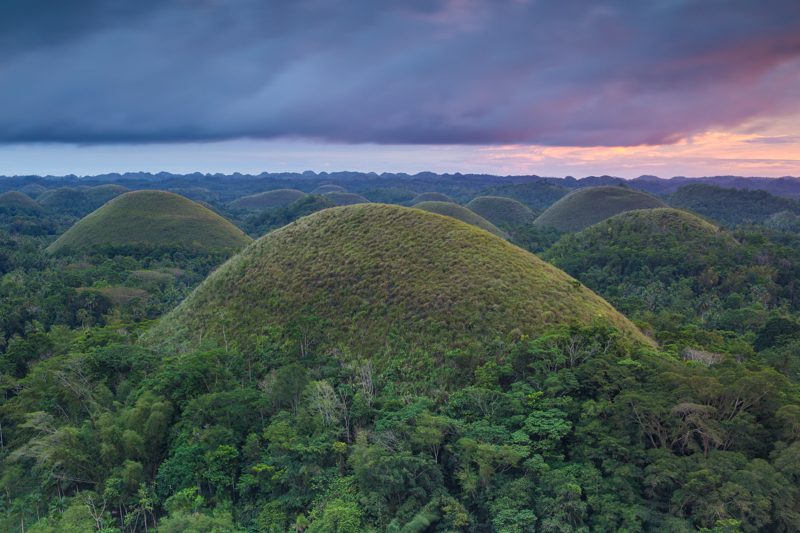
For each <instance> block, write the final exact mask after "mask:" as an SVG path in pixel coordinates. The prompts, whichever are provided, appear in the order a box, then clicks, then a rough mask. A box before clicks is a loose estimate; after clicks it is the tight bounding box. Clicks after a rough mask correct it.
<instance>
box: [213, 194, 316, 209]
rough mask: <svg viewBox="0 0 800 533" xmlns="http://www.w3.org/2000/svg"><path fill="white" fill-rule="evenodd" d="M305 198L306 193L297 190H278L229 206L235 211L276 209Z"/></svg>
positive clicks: (237, 201) (253, 195) (249, 197)
mask: <svg viewBox="0 0 800 533" xmlns="http://www.w3.org/2000/svg"><path fill="white" fill-rule="evenodd" d="M305 196H306V193H304V192H303V191H298V190H297V189H276V190H274V191H266V192H261V193H258V194H251V195H250V196H243V197H242V198H237V199H236V200H234V201H232V202H231V203H230V204H229V205H230V206H231V207H233V208H234V209H252V210H260V209H274V208H276V207H286V206H287V205H289V204H292V203H293V202H296V201H297V200H299V199H301V198H304V197H305Z"/></svg>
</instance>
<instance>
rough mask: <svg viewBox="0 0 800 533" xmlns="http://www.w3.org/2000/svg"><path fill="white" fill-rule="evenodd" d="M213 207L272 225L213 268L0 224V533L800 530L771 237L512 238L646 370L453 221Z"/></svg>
mask: <svg viewBox="0 0 800 533" xmlns="http://www.w3.org/2000/svg"><path fill="white" fill-rule="evenodd" d="M381 179H384V178H381ZM206 184H207V185H208V186H209V187H212V185H213V184H212V182H208V183H206ZM179 185H180V187H181V188H183V189H186V190H189V189H192V188H197V187H195V184H194V182H192V181H190V180H186V181H183V182H180V183H179ZM284 186H286V185H284ZM292 186H294V185H292ZM252 187H253V188H251V189H250V190H249V191H248V192H246V193H241V194H238V196H242V195H244V194H249V193H253V192H255V191H257V190H265V189H266V188H268V187H264V186H259V188H256V186H255V185H253V186H252ZM459 187H463V190H460V192H458V194H457V195H456V196H457V197H458V198H459V199H465V198H470V197H474V195H475V194H474V193H471V194H470V193H469V189H468V187H467V186H466V185H463V184H456V185H454V187H453V189H452V190H453V191H456V190H459V189H458V188H459ZM271 188H277V187H271ZM310 188H311V186H309V187H303V190H308V189H310ZM365 188H366V186H364V188H359V187H354V188H353V190H358V191H363V190H365ZM373 188H374V186H373ZM415 188H416V187H415ZM426 188H427V187H426ZM212 189H213V187H212ZM418 190H425V189H420V188H418ZM200 192H202V191H200ZM218 194H219V189H213V191H212V190H209V192H208V198H209V199H211V200H212V205H214V207H215V208H217V209H220V211H221V212H223V213H224V214H225V215H226V216H230V217H232V218H231V219H232V220H234V221H236V222H237V223H238V224H240V225H241V227H243V228H244V229H246V230H247V231H248V232H249V233H251V234H253V235H263V234H265V233H267V232H268V231H272V232H271V233H270V234H268V235H266V236H265V237H263V238H262V239H261V240H259V241H258V242H256V243H254V244H253V245H252V246H250V247H249V248H247V249H246V250H245V251H243V252H242V253H241V254H240V255H239V256H237V257H235V258H234V259H232V260H230V261H229V262H228V263H227V264H225V265H223V266H221V267H220V266H219V265H220V264H221V263H222V261H224V260H225V258H226V256H227V255H228V252H225V253H209V252H208V251H206V250H196V251H189V250H175V249H173V250H156V249H139V250H137V251H136V253H122V251H118V252H117V253H114V254H108V253H107V251H104V253H99V252H89V251H80V252H78V253H74V254H70V253H69V251H68V250H65V251H64V252H63V253H61V254H48V253H46V252H45V248H46V246H47V245H48V244H49V243H51V242H52V241H53V240H54V239H55V238H56V235H57V234H58V233H60V232H62V231H64V230H65V229H66V228H67V227H68V226H69V225H70V224H71V223H72V222H74V220H75V218H74V216H73V215H71V214H70V213H67V212H65V211H53V210H51V209H47V208H46V209H44V210H42V211H40V212H37V213H34V214H19V213H3V212H1V211H0V328H1V329H2V331H0V531H8V532H13V533H18V532H22V531H25V532H28V533H30V532H34V533H36V532H38V533H62V532H64V533H84V532H88V531H100V532H104V533H122V532H125V533H134V532H135V533H140V532H147V533H150V532H158V533H163V532H168V533H170V532H184V531H191V532H199V531H205V532H216V533H234V532H235V533H244V532H279V531H296V532H306V533H314V532H317V533H319V532H330V531H338V532H362V531H365V532H378V531H390V532H391V531H395V532H400V531H402V532H407V531H425V532H429V533H433V532H454V531H479V532H489V531H497V532H524V531H525V532H527V531H541V532H568V531H569V532H572V531H577V532H589V531H609V532H610V531H631V532H632V531H659V532H662V531H664V532H673V533H676V532H687V533H688V532H692V531H703V532H707V533H710V532H715V533H722V532H725V533H728V532H772V531H779V532H781V531H785V532H789V531H797V530H800V518H799V517H800V468H799V467H798V465H800V429H799V428H800V393H799V389H798V384H800V357H798V354H799V353H800V308H798V306H799V305H800V293H798V287H800V283H798V280H800V236H798V235H797V234H796V232H794V230H793V229H792V228H793V226H792V224H793V223H794V219H793V218H792V217H790V216H788V215H787V214H784V215H782V217H772V221H771V222H769V224H768V225H769V227H764V226H755V225H750V226H740V227H738V228H737V229H736V231H735V232H729V231H724V230H721V229H719V228H718V227H717V226H715V225H713V224H712V223H709V222H708V221H706V220H703V219H700V218H698V217H696V216H693V215H691V214H688V213H686V212H682V211H678V210H674V209H649V210H640V211H631V212H627V213H624V214H621V215H618V216H615V217H613V218H609V219H608V220H606V221H604V222H601V223H599V224H597V225H594V226H592V227H590V228H588V229H585V230H583V231H581V232H579V233H577V234H574V235H573V234H563V235H562V234H560V233H559V232H558V231H557V230H555V229H553V228H546V227H540V226H535V225H532V224H521V225H516V226H513V227H512V226H509V227H508V231H509V234H510V236H511V239H512V242H514V243H518V244H519V245H521V246H525V247H527V248H529V249H534V250H537V251H541V252H543V254H544V257H546V258H548V259H550V260H552V261H554V262H556V263H558V264H559V265H561V266H563V267H564V268H566V269H567V270H569V271H570V272H571V273H573V274H574V275H575V276H576V278H577V279H579V280H580V281H581V282H583V283H585V284H586V285H587V286H589V288H592V289H594V290H595V291H596V292H598V293H599V294H601V295H602V296H604V297H606V298H608V299H609V300H610V301H611V302H612V303H613V304H614V305H615V306H617V308H620V309H624V310H625V311H626V312H627V313H628V314H629V316H631V317H633V318H634V319H636V320H637V323H638V324H640V325H641V327H642V328H644V329H645V330H646V331H648V332H650V333H651V334H652V335H654V336H655V337H656V338H657V339H658V340H659V342H660V345H659V347H658V348H656V347H654V346H652V345H651V344H650V343H648V341H647V340H646V339H643V338H642V337H640V335H639V333H638V331H637V330H636V329H635V328H633V326H632V325H631V323H630V322H629V321H627V320H626V319H625V318H623V317H622V316H621V315H619V314H618V313H617V312H616V311H613V309H612V308H611V307H610V306H609V305H608V304H607V303H606V302H605V301H603V300H602V299H601V298H599V297H598V296H597V295H596V294H594V293H592V292H591V291H590V290H588V289H587V288H585V287H583V286H582V285H581V283H579V282H578V281H576V280H575V279H572V278H570V277H568V276H567V275H565V274H564V273H563V272H561V271H560V270H558V269H556V268H554V267H552V266H550V265H548V264H546V263H544V262H542V261H540V260H538V259H537V258H536V257H534V256H532V255H530V254H528V253H526V252H524V251H523V250H520V249H519V248H517V247H515V246H513V245H512V244H510V243H508V242H506V241H504V240H502V239H499V238H497V237H494V236H492V235H490V234H488V233H486V232H484V231H480V230H478V229H475V228H473V227H471V226H469V225H465V224H463V223H461V222H458V221H456V220H453V219H451V218H448V217H443V216H438V215H434V214H429V213H425V212H423V211H420V210H416V209H407V208H401V207H392V206H385V205H376V204H364V205H359V206H352V207H340V208H335V209H327V208H329V207H331V206H332V205H333V202H331V201H330V200H329V199H327V198H326V197H324V196H321V195H309V196H305V197H304V198H302V199H300V200H299V201H296V202H294V203H292V204H291V205H289V206H285V207H278V208H273V209H267V210H264V211H261V212H258V213H248V212H246V211H235V210H233V211H230V212H228V211H226V207H225V203H224V202H227V201H228V200H230V199H232V198H234V197H235V196H232V195H231V196H227V197H226V198H225V200H224V201H222V200H221V201H220V203H217V204H214V203H213V202H214V198H216V197H218V196H217V195H218ZM226 194H229V193H226ZM195 205H196V204H195ZM320 210H324V211H322V212H319V213H316V214H314V215H311V216H308V217H306V218H300V217H303V216H304V215H307V214H310V213H315V212H317V211H320ZM152 216H155V214H154V213H153V214H152ZM215 216H216V215H215ZM298 218H300V220H297V219H298ZM292 221H296V222H294V223H293V224H291V225H290V226H288V227H286V228H284V229H277V228H279V227H281V226H284V225H285V224H287V223H290V222H292ZM556 240H558V242H557V243H556V244H555V245H553V242H554V241H556ZM217 267H219V268H217ZM215 268H217V270H216V273H214V274H212V275H211V276H210V277H208V278H207V276H208V274H209V273H210V272H211V271H212V270H213V269H215ZM206 278H207V281H205V282H202V280H203V279H206ZM201 282H202V283H201ZM198 285H199V288H197V289H196V291H195V292H194V293H193V295H192V296H191V297H189V298H188V300H186V301H185V303H184V304H183V305H180V306H179V307H178V308H177V310H176V311H174V312H173V313H172V314H169V312H170V310H172V309H173V308H175V306H178V304H179V303H180V302H181V301H182V300H184V298H185V297H186V295H187V294H188V293H190V291H192V289H194V288H195V287H198ZM598 312H599V313H601V314H605V315H606V317H605V319H604V320H596V319H597V318H598V317H597V316H596V315H597V313H598ZM165 314H166V318H159V317H162V316H163V315H165ZM157 318H158V321H154V320H153V319H157ZM200 337H202V340H200ZM187 339H189V340H191V341H194V342H186V340H187Z"/></svg>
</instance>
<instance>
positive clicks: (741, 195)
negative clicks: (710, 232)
mask: <svg viewBox="0 0 800 533" xmlns="http://www.w3.org/2000/svg"><path fill="white" fill-rule="evenodd" d="M669 203H670V205H672V206H674V207H680V208H682V209H689V210H691V211H694V212H695V213H698V214H701V215H703V216H706V217H708V218H711V219H713V220H715V221H717V222H719V223H721V224H725V225H729V226H736V225H739V224H747V223H755V224H761V223H764V222H765V221H767V220H768V219H769V218H770V217H771V216H772V215H774V214H776V213H779V212H781V211H789V212H792V213H795V214H800V201H798V200H795V199H792V198H784V197H780V196H775V195H772V194H770V193H768V192H766V191H755V190H744V189H726V188H722V187H719V186H717V185H709V184H705V183H693V184H690V185H686V186H684V187H681V188H680V189H678V190H677V191H676V192H675V194H673V195H672V196H671V197H670V199H669Z"/></svg>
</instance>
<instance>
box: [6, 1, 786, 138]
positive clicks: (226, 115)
mask: <svg viewBox="0 0 800 533" xmlns="http://www.w3.org/2000/svg"><path fill="white" fill-rule="evenodd" d="M0 50H2V51H3V53H2V54H0V80H1V81H0V98H2V101H3V102H4V104H3V105H2V106H0V142H3V143H16V142H78V143H119V142H183V141H206V140H222V139H234V138H248V137H249V138H265V139H266V138H281V137H309V138H314V139H322V140H331V141H339V142H352V143H363V142H370V143H396V144H503V143H532V144H544V145H571V146H593V145H601V146H610V145H636V144H661V143H669V142H672V141H675V140H677V139H680V138H683V137H685V136H687V135H691V134H695V133H698V132H702V131H704V130H706V129H708V128H710V127H726V126H732V125H735V124H739V123H741V122H743V121H745V120H748V119H751V118H756V117H761V116H766V115H770V114H780V113H783V112H788V111H789V110H796V109H797V106H798V102H800V2H797V0H763V1H760V2H753V1H750V0H684V1H680V0H660V1H648V2H642V1H634V0H630V1H605V2H592V3H587V2H580V1H577V0H567V1H561V2H545V1H534V0H530V1H525V0H446V1H445V0H439V1H435V2H423V1H421V0H420V1H401V0H395V1H390V2H366V1H356V0H348V1H342V2H326V1H323V0H293V1H292V2H279V1H272V2H264V1H257V0H173V1H162V2H155V1H151V0H145V1H138V2H128V1H123V0H105V1H100V0H91V1H86V2H80V3H65V2H63V1H57V0H50V1H45V0H38V1H31V0H27V1H25V0H11V1H10V2H9V3H7V4H4V7H3V8H0Z"/></svg>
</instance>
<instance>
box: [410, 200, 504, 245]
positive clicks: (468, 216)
mask: <svg viewBox="0 0 800 533" xmlns="http://www.w3.org/2000/svg"><path fill="white" fill-rule="evenodd" d="M413 207H414V208H415V209H422V210H423V211H428V212H429V213H436V214H438V215H444V216H446V217H452V218H455V219H456V220H460V221H461V222H466V223H467V224H471V225H472V226H475V227H478V228H481V229H483V230H486V231H488V232H489V233H492V234H494V235H497V236H498V237H503V238H504V239H505V238H507V237H508V235H506V233H505V232H504V231H503V230H501V229H500V228H498V227H497V226H495V225H494V224H492V223H491V222H489V221H488V220H486V219H485V218H483V217H482V216H480V215H478V214H477V213H473V212H472V211H470V210H469V209H467V208H466V207H464V206H463V205H458V204H451V203H449V202H420V203H418V204H415V205H414V206H413Z"/></svg>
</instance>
